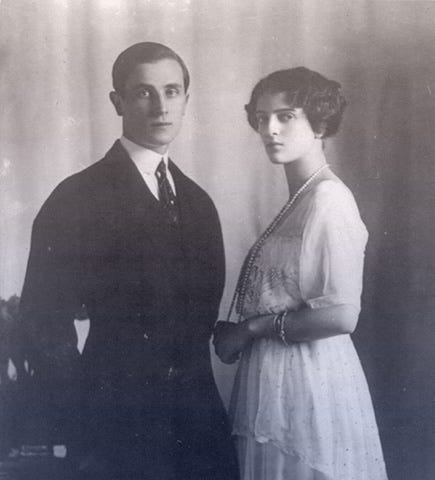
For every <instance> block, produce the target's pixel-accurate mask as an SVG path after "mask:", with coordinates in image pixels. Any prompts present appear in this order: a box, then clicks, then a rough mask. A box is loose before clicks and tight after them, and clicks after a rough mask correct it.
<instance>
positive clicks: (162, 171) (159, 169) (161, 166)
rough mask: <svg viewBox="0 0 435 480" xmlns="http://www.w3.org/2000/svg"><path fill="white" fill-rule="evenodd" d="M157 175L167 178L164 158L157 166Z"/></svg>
mask: <svg viewBox="0 0 435 480" xmlns="http://www.w3.org/2000/svg"><path fill="white" fill-rule="evenodd" d="M156 176H157V178H165V177H166V164H165V162H164V161H163V160H161V161H160V163H159V164H158V166H157V168H156Z"/></svg>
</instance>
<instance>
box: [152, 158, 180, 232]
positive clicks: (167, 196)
mask: <svg viewBox="0 0 435 480" xmlns="http://www.w3.org/2000/svg"><path fill="white" fill-rule="evenodd" d="M156 177H157V183H158V186H159V200H160V202H162V205H163V207H164V208H165V210H166V211H167V213H168V218H169V221H170V223H172V224H174V225H176V224H177V223H178V209H177V203H176V199H175V194H174V191H173V190H172V187H171V184H170V183H169V180H168V177H167V175H166V165H165V162H164V161H163V160H162V161H161V162H160V163H159V165H158V167H157V169H156Z"/></svg>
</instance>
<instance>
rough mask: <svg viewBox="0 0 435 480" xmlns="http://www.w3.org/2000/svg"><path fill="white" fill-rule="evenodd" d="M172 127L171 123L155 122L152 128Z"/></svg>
mask: <svg viewBox="0 0 435 480" xmlns="http://www.w3.org/2000/svg"><path fill="white" fill-rule="evenodd" d="M171 125H172V123H171V122H153V123H152V124H151V126H152V127H170V126H171Z"/></svg>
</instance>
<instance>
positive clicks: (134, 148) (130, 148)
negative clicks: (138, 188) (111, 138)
mask: <svg viewBox="0 0 435 480" xmlns="http://www.w3.org/2000/svg"><path fill="white" fill-rule="evenodd" d="M120 142H121V144H122V146H123V147H124V148H125V149H126V150H127V152H128V154H129V156H130V158H131V159H132V160H133V162H134V163H135V165H136V167H137V168H138V169H139V171H140V172H141V173H142V174H145V175H154V174H155V172H156V169H157V166H158V164H159V163H160V161H161V160H162V159H163V161H164V162H165V164H166V167H168V151H166V152H165V153H164V154H160V153H157V152H154V150H149V149H148V148H145V147H142V146H141V145H138V144H137V143H134V142H132V141H131V140H129V139H128V138H126V137H124V135H123V136H122V137H121V138H120Z"/></svg>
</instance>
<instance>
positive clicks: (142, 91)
mask: <svg viewBox="0 0 435 480" xmlns="http://www.w3.org/2000/svg"><path fill="white" fill-rule="evenodd" d="M137 96H138V97H139V98H148V97H150V96H151V92H150V91H149V90H148V88H141V89H140V90H138V91H137Z"/></svg>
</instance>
